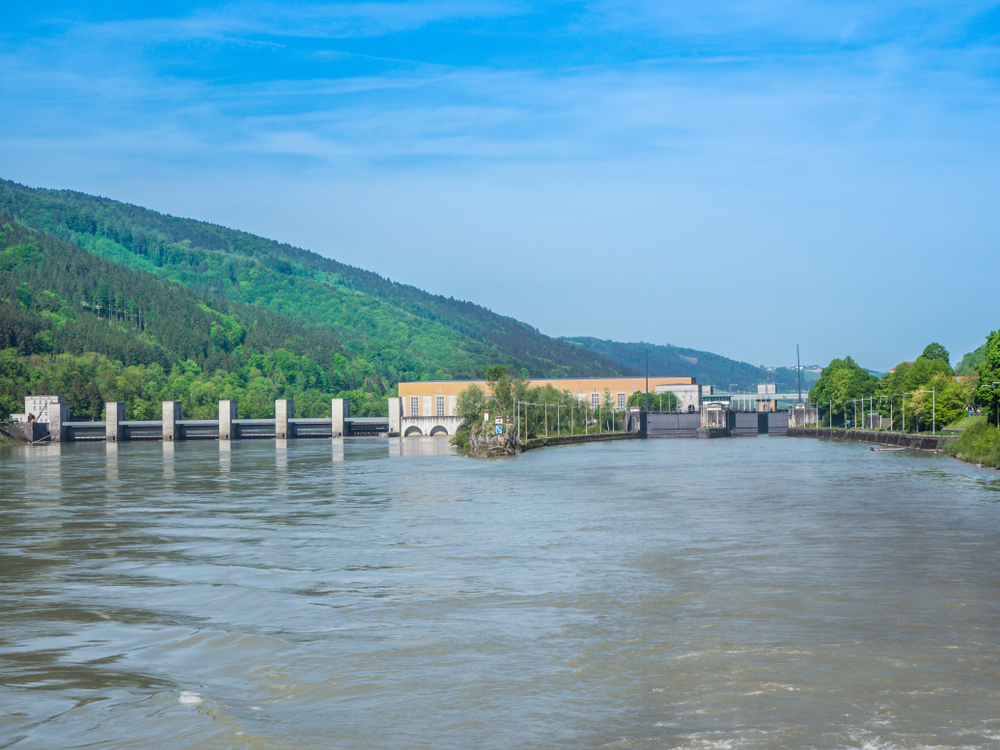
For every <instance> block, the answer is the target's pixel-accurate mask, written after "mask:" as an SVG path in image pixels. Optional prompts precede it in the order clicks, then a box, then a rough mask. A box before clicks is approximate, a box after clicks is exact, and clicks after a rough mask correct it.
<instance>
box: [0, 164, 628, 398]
mask: <svg viewBox="0 0 1000 750" xmlns="http://www.w3.org/2000/svg"><path fill="white" fill-rule="evenodd" d="M0 211H4V212H7V213H8V214H10V215H11V216H13V217H14V218H15V219H16V220H17V221H18V222H20V223H22V224H24V225H27V226H29V227H33V228H35V229H39V230H42V231H45V232H49V233H52V234H53V235H55V236H56V237H59V238H61V239H63V240H66V241H69V242H72V243H76V244H78V245H79V246H81V247H83V248H85V249H86V250H88V251H90V252H92V253H94V254H96V255H99V256H101V257H103V258H106V259H108V260H111V261H114V262H115V263H118V264H122V265H124V266H127V267H130V268H133V269H138V270H142V271H146V272H148V273H150V274H154V275H156V276H158V277H160V278H162V279H167V280H170V281H174V282H177V283H179V284H181V285H184V286H188V287H193V288H196V289H198V290H199V292H200V293H203V294H207V295H210V296H213V297H224V298H227V299H229V300H232V301H234V302H240V303H245V304H248V305H253V306H259V307H262V308H266V309H270V310H273V311H275V312H278V313H281V314H282V315H284V316H286V317H288V318H291V319H294V320H297V321H300V322H303V323H306V324H309V325H312V326H315V327H318V328H321V329H324V330H327V331H336V333H337V337H338V340H339V342H340V347H341V349H342V351H343V354H344V355H345V356H346V357H347V358H348V359H354V358H362V359H364V360H365V361H366V362H368V363H370V364H371V366H372V368H374V371H375V372H376V373H377V374H378V375H379V377H380V378H381V379H382V381H383V382H384V383H387V384H392V385H395V383H396V382H398V381H400V380H420V379H425V378H434V379H442V378H477V377H482V376H483V375H484V373H485V371H486V368H487V367H489V366H490V365H491V364H495V363H501V364H506V365H509V366H510V367H513V368H515V369H516V370H518V371H522V372H524V373H525V374H527V375H528V376H529V377H540V376H549V377H560V376H607V375H618V374H630V370H629V368H627V367H625V366H623V365H621V364H619V363H616V362H613V361H611V360H610V359H607V358H606V357H603V356H601V355H600V354H597V353H595V352H593V351H590V350H588V349H586V348H585V347H580V346H576V345H573V344H571V343H569V342H566V341H561V340H559V339H554V338H550V337H548V336H545V335H543V334H541V333H540V332H539V331H538V330H536V329H535V328H532V327H531V326H529V325H527V324H525V323H521V322H519V321H517V320H514V319H513V318H509V317H504V316H501V315H497V314H495V313H493V312H491V311H489V310H487V309H486V308H484V307H481V306H479V305H475V304H473V303H470V302H462V301H459V300H455V299H451V298H445V297H442V296H437V295H432V294H428V293H427V292H424V291H421V290H419V289H417V288H415V287H412V286H407V285H405V284H399V283H396V282H392V281H389V280H387V279H384V278H382V277H381V276H379V275H378V274H376V273H372V272H370V271H364V270H361V269H358V268H354V267H351V266H348V265H344V264H343V263H338V262H337V261H334V260H330V259H328V258H324V257H322V256H320V255H317V254H316V253H313V252H309V251H307V250H302V249H299V248H295V247H291V246H290V245H286V244H282V243H279V242H275V241H273V240H268V239H264V238H262V237H257V236H255V235H252V234H248V233H246V232H240V231H236V230H232V229H227V228H225V227H221V226H216V225H213V224H208V223H205V222H200V221H194V220H191V219H180V218H176V217H173V216H167V215H164V214H160V213H157V212H155V211H151V210H148V209H144V208H140V207H138V206H132V205H129V204H125V203H120V202H118V201H113V200H110V199H106V198H97V197H94V196H89V195H85V194H83V193H77V192H72V191H68V190H45V189H34V188H28V187H25V186H23V185H19V184H17V183H13V182H9V181H2V180H0ZM100 303H101V304H106V303H107V300H103V301H101V302H100Z"/></svg>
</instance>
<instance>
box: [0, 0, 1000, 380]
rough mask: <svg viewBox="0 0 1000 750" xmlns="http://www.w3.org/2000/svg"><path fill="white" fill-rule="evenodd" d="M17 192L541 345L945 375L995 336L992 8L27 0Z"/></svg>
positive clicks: (998, 105) (12, 99) (12, 150)
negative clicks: (619, 346) (395, 290)
mask: <svg viewBox="0 0 1000 750" xmlns="http://www.w3.org/2000/svg"><path fill="white" fill-rule="evenodd" d="M4 14H5V22H4V24H3V27H2V28H0V177H3V178H5V179H10V180H15V181H17V182H20V183H23V184H26V185H30V186H32V187H49V188H68V189H73V190H79V191H82V192H86V193H91V194H97V195H102V196H107V197H110V198H114V199H117V200H122V201H126V202H128V203H133V204H137V205H141V206H145V207H148V208H152V209H155V210H157V211H161V212H164V213H170V214H174V215H178V216H184V217H191V218H196V219H201V220H204V221H209V222H212V223H215V224H222V225H225V226H229V227H233V228H237V229H242V230H246V231H250V232H253V233H255V234H260V235H263V236H266V237H270V238H273V239H276V240H280V241H283V242H289V243H291V244H293V245H297V246H300V247H304V248H307V249H309V250H313V251H315V252H317V253H320V254H321V255H325V256H328V257H331V258H335V259H337V260H339V261H342V262H345V263H348V264H351V265H354V266H359V267H361V268H365V269H368V270H372V271H375V272H377V273H379V274H381V275H383V276H385V277H388V278H391V279H392V280H394V281H401V282H404V283H408V284H412V285H414V286H417V287H420V288H422V289H426V290H428V291H430V292H433V293H436V294H442V295H445V296H449V297H455V298H459V299H468V300H471V301H474V302H477V303H479V304H482V305H485V306H486V307H488V308H490V309H492V310H494V311H496V312H498V313H501V314H504V315H510V316H513V317H515V318H518V319H520V320H523V321H526V322H528V323H530V324H531V325H533V326H535V327H537V328H538V329H539V330H541V331H542V332H543V333H546V334H549V335H552V336H580V335H586V336H596V337H598V338H607V339H615V340H618V341H640V340H641V341H647V342H651V343H656V344H674V345H677V346H685V347H692V348H696V349H704V350H708V351H712V352H716V353H718V354H723V355H725V356H728V357H733V358H735V359H739V360H743V361H748V362H751V363H752V364H763V365H769V366H770V365H789V364H794V363H795V345H796V344H799V346H800V348H801V352H802V362H803V364H818V365H824V364H826V363H827V362H829V361H830V359H832V358H834V357H843V356H847V355H850V356H852V357H854V359H855V360H857V361H858V362H860V363H861V364H862V365H864V366H866V367H869V368H872V369H875V370H887V369H889V368H891V367H893V366H894V365H896V364H897V363H898V362H901V361H906V360H912V359H914V358H915V357H916V356H917V355H919V354H920V352H921V351H922V350H923V348H924V346H926V345H927V344H928V343H930V342H931V341H937V342H940V343H942V344H944V345H945V346H946V347H947V348H948V349H949V350H950V352H951V354H952V362H953V364H954V363H956V362H957V360H958V359H960V358H961V356H962V355H963V354H964V353H966V352H968V351H972V350H973V349H975V348H976V347H977V346H979V345H980V344H981V343H983V341H984V339H985V336H986V335H987V334H988V333H989V332H990V331H991V330H994V329H997V328H1000V304H998V302H997V301H998V299H1000V293H998V291H997V290H1000V254H998V249H1000V243H998V240H1000V5H997V4H995V3H987V2H966V3H947V2H930V1H926V2H908V1H907V0H900V1H899V2H850V3H848V2H838V1H837V0H831V1H829V2H816V1H811V0H806V1H803V2H786V1H785V0H755V1H754V2H745V1H744V0H723V1H712V0H702V1H700V2H693V1H691V2H668V1H661V2H644V1H641V0H635V1H634V2H632V1H629V0H621V1H620V2H613V3H610V2H603V1H601V0H595V1H594V2H549V3H528V2H523V3H522V2H505V3H493V2H486V1H483V2H477V1H476V0H468V1H466V2H450V1H449V0H433V1H428V2H398V3H397V2H392V3H383V2H359V3H351V2H344V3H270V2H250V3H246V2H233V3H223V4H206V3H192V2H164V3H159V4H149V5H142V6H141V7H140V4H126V3H117V2H116V3H105V2H99V1H97V2H88V3H86V4H80V3H67V4H61V3H59V2H50V3H43V4H41V5H37V6H36V5H34V4H29V3H20V4H17V5H16V6H13V7H8V8H6V9H5V11H4Z"/></svg>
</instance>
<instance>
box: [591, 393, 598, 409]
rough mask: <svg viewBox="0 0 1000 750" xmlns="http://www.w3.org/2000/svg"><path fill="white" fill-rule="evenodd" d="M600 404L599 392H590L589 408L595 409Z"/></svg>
mask: <svg viewBox="0 0 1000 750" xmlns="http://www.w3.org/2000/svg"><path fill="white" fill-rule="evenodd" d="M600 405H601V394H600V393H591V394H590V406H591V408H593V409H596V408H597V407H599V406H600Z"/></svg>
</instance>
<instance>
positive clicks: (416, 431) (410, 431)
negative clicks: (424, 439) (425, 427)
mask: <svg viewBox="0 0 1000 750" xmlns="http://www.w3.org/2000/svg"><path fill="white" fill-rule="evenodd" d="M423 434H424V433H422V432H421V431H420V428H419V427H416V426H413V427H407V428H406V432H404V433H403V437H417V436H420V435H423Z"/></svg>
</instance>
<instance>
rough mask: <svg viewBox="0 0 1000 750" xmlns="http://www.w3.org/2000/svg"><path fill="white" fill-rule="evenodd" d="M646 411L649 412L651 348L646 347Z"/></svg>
mask: <svg viewBox="0 0 1000 750" xmlns="http://www.w3.org/2000/svg"><path fill="white" fill-rule="evenodd" d="M646 411H647V412H648V411H649V347H648V346H647V347H646Z"/></svg>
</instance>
